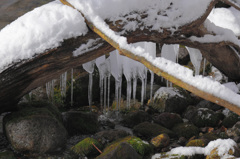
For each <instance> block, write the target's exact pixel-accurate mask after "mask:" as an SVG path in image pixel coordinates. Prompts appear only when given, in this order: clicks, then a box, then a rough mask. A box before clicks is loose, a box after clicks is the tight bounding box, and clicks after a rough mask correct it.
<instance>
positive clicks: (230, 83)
mask: <svg viewBox="0 0 240 159" xmlns="http://www.w3.org/2000/svg"><path fill="white" fill-rule="evenodd" d="M223 85H224V86H225V87H227V88H229V89H231V90H232V91H233V92H235V93H238V92H239V88H238V86H237V85H236V83H234V82H228V83H224V84H223Z"/></svg>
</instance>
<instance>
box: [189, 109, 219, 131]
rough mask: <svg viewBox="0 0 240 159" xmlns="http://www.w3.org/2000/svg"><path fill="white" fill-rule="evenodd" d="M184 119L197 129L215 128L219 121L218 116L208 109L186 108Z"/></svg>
mask: <svg viewBox="0 0 240 159" xmlns="http://www.w3.org/2000/svg"><path fill="white" fill-rule="evenodd" d="M184 117H185V118H186V119H188V120H189V121H191V122H192V123H193V124H194V125H196V126H198V127H207V126H210V127H215V126H217V124H218V123H219V121H220V116H219V115H218V114H217V113H215V112H214V111H212V110H210V109H208V108H196V107H192V106H190V107H188V108H187V110H186V112H185V113H184Z"/></svg>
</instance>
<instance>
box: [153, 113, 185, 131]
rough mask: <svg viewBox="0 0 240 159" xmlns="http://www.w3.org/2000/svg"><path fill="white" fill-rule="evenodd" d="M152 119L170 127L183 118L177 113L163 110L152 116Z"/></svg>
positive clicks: (180, 121)
mask: <svg viewBox="0 0 240 159" xmlns="http://www.w3.org/2000/svg"><path fill="white" fill-rule="evenodd" d="M153 121H154V122H155V123H157V124H160V125H162V126H164V127H166V128H168V129H171V128H172V127H173V126H174V125H176V124H179V123H182V122H183V120H182V118H181V117H180V115H179V114H175V113H168V112H164V113H161V114H160V115H157V116H155V117H154V118H153Z"/></svg>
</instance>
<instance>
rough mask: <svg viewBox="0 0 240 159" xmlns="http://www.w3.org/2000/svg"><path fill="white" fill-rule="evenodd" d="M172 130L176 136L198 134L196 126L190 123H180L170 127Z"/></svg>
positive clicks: (188, 136)
mask: <svg viewBox="0 0 240 159" xmlns="http://www.w3.org/2000/svg"><path fill="white" fill-rule="evenodd" d="M172 131H173V132H175V133H176V134H177V135H178V137H185V138H187V139H189V138H191V137H193V136H197V135H198V132H199V130H198V128H197V127H196V126H195V125H193V124H190V123H180V124H177V125H175V126H174V127H173V128H172Z"/></svg>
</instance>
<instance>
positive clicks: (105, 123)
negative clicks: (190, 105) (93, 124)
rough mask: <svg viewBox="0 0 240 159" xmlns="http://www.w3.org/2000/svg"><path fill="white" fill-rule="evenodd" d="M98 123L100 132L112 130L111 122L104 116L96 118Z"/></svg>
mask: <svg viewBox="0 0 240 159" xmlns="http://www.w3.org/2000/svg"><path fill="white" fill-rule="evenodd" d="M98 123H99V126H100V129H101V130H107V129H114V128H115V124H114V123H113V122H111V121H110V120H109V119H108V118H107V117H106V116H104V115H100V116H99V117H98Z"/></svg>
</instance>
